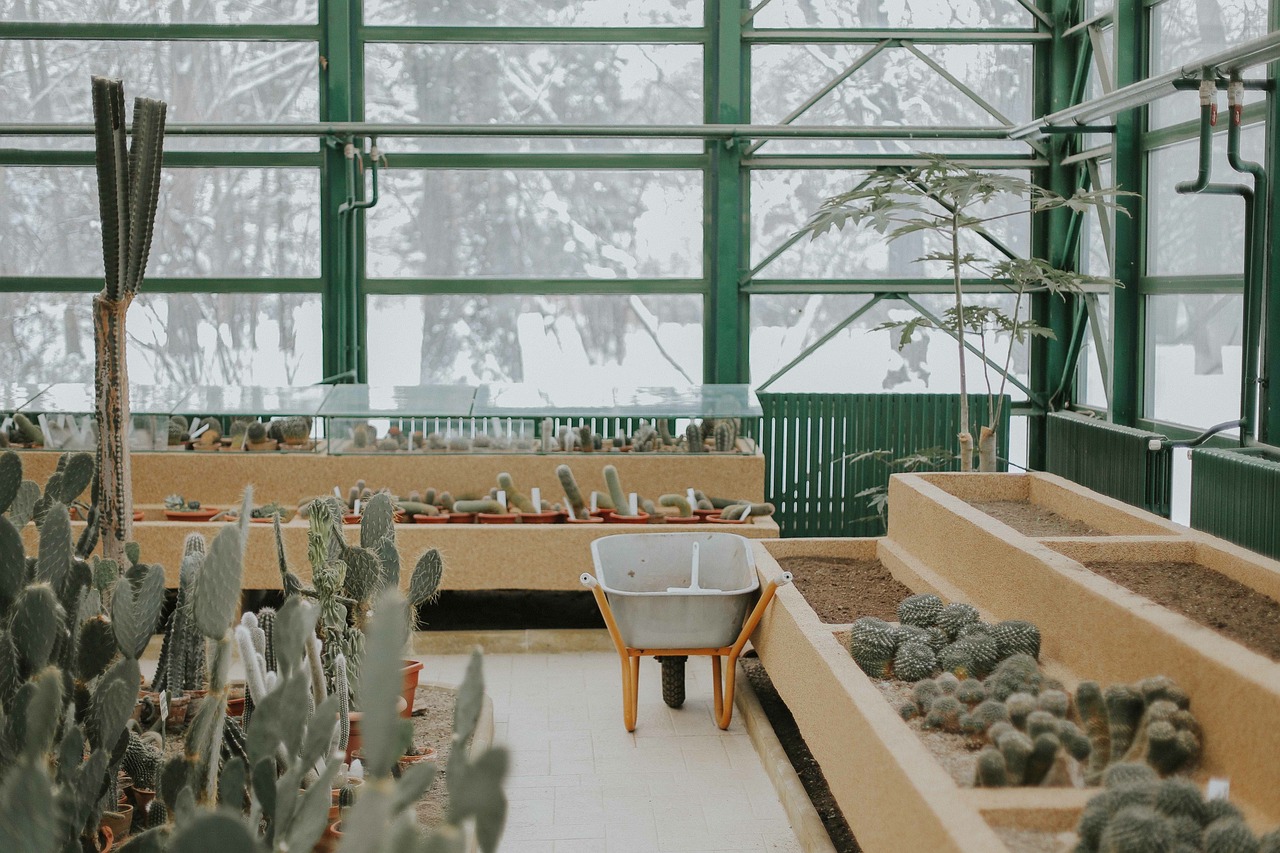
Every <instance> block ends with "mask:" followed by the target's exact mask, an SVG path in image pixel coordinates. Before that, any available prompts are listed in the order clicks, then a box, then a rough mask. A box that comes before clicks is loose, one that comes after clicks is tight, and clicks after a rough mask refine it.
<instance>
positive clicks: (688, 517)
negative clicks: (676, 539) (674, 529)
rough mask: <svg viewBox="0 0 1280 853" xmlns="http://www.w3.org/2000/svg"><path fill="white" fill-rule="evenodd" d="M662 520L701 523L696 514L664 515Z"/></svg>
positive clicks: (673, 522) (679, 522) (668, 522)
mask: <svg viewBox="0 0 1280 853" xmlns="http://www.w3.org/2000/svg"><path fill="white" fill-rule="evenodd" d="M662 520H663V521H664V522H666V523H667V524H701V523H702V519H701V518H698V516H696V515H664V516H663V517H662Z"/></svg>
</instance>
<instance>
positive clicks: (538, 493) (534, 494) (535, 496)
mask: <svg viewBox="0 0 1280 853" xmlns="http://www.w3.org/2000/svg"><path fill="white" fill-rule="evenodd" d="M529 500H531V501H533V511H534V512H542V489H539V488H538V487H537V486H534V487H533V488H532V489H530V490H529Z"/></svg>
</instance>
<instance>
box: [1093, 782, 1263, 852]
mask: <svg viewBox="0 0 1280 853" xmlns="http://www.w3.org/2000/svg"><path fill="white" fill-rule="evenodd" d="M1102 781H1103V784H1104V786H1105V790H1104V791H1103V792H1102V793H1100V794H1098V795H1097V796H1095V797H1094V798H1093V799H1091V800H1089V803H1088V805H1086V806H1085V808H1084V812H1083V814H1081V816H1080V823H1079V824H1078V825H1077V827H1076V835H1077V836H1078V838H1079V841H1078V842H1077V844H1076V846H1075V848H1074V853H1157V852H1158V851H1170V853H1280V829H1273V830H1272V831H1270V832H1268V833H1266V834H1265V835H1263V836H1261V837H1257V836H1255V835H1254V834H1253V831H1252V830H1250V829H1249V825H1248V824H1247V823H1246V822H1245V820H1244V816H1243V815H1242V814H1241V813H1240V810H1239V809H1237V808H1236V807H1235V806H1234V805H1232V804H1231V803H1230V802H1229V801H1228V800H1224V799H1212V800H1206V799H1205V798H1204V797H1203V796H1202V795H1201V793H1200V789H1199V787H1197V786H1196V784H1195V783H1194V782H1191V781H1190V780H1187V779H1164V780H1161V779H1159V778H1158V777H1157V776H1156V773H1155V771H1154V770H1153V769H1152V768H1151V767H1150V766H1149V765H1146V764H1134V763H1128V762H1124V763H1120V764H1114V765H1112V766H1111V767H1110V768H1109V769H1108V770H1107V772H1106V774H1105V775H1104V777H1103V780H1102Z"/></svg>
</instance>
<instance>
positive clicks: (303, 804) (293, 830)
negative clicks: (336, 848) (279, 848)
mask: <svg viewBox="0 0 1280 853" xmlns="http://www.w3.org/2000/svg"><path fill="white" fill-rule="evenodd" d="M340 764H341V762H340V761H338V760H336V759H335V760H331V761H329V763H328V764H327V765H326V766H325V768H324V772H323V773H321V774H320V778H319V779H317V780H316V781H315V782H313V783H312V784H311V786H310V787H309V788H307V790H306V792H305V793H303V794H302V795H301V796H300V797H299V802H298V805H297V808H295V809H294V812H293V820H292V821H291V822H290V825H289V828H288V838H289V842H288V843H289V846H288V849H289V850H310V849H311V848H313V847H315V846H316V842H317V841H319V840H320V836H321V835H323V834H324V831H325V829H326V828H327V827H328V825H329V802H330V794H329V791H330V789H331V788H332V785H333V777H334V776H335V775H336V774H337V772H338V768H339V766H340ZM304 766H305V765H304Z"/></svg>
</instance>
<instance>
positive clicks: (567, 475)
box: [556, 465, 604, 524]
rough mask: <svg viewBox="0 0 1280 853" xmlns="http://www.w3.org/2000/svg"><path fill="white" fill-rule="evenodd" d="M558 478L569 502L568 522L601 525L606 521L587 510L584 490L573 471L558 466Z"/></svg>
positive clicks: (566, 467)
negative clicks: (580, 487) (583, 495)
mask: <svg viewBox="0 0 1280 853" xmlns="http://www.w3.org/2000/svg"><path fill="white" fill-rule="evenodd" d="M556 476H557V477H558V478H559V479H560V486H561V488H563V489H564V497H565V500H566V501H567V502H568V510H567V511H566V515H567V516H568V518H566V519H565V520H566V521H568V522H569V523H570V524H599V523H601V522H603V521H604V519H603V518H600V517H598V516H595V515H592V514H591V512H590V511H589V510H588V509H587V504H586V501H584V500H583V499H582V490H581V489H579V488H578V481H577V480H575V479H574V477H573V469H571V468H570V467H569V466H568V465H557V466H556Z"/></svg>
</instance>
